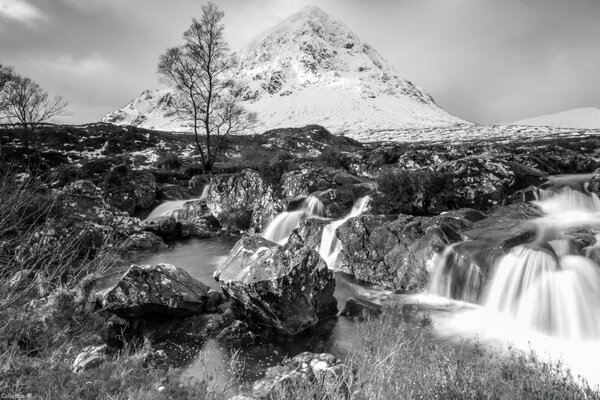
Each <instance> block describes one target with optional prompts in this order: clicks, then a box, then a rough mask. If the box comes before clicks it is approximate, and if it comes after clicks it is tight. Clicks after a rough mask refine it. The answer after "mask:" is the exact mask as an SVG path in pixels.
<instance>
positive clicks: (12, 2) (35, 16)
mask: <svg viewBox="0 0 600 400" xmlns="http://www.w3.org/2000/svg"><path fill="white" fill-rule="evenodd" d="M43 17H44V16H43V15H42V13H41V12H40V10H38V9H37V8H36V7H35V6H33V5H32V4H29V3H27V2H26V1H24V0H0V19H9V20H14V21H18V22H21V23H24V24H27V25H29V24H31V23H32V22H35V21H37V20H40V19H43Z"/></svg>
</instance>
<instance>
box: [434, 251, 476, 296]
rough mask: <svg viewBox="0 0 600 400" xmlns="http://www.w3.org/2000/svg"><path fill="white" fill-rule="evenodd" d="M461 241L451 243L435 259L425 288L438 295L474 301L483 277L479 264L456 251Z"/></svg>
mask: <svg viewBox="0 0 600 400" xmlns="http://www.w3.org/2000/svg"><path fill="white" fill-rule="evenodd" d="M463 243H469V242H463ZM463 243H454V244H451V245H450V246H448V247H446V248H445V249H444V251H443V252H442V254H441V256H439V257H437V258H436V259H435V261H434V265H433V268H432V270H431V278H430V279H429V287H428V288H427V290H428V292H429V293H433V294H437V295H439V296H444V297H448V298H451V299H457V300H464V301H469V302H472V303H475V302H476V301H477V300H478V298H479V293H480V291H481V289H482V284H483V278H482V274H481V269H480V267H479V265H477V263H475V262H474V261H473V260H472V259H470V258H468V257H463V256H461V255H460V254H459V253H458V252H457V251H456V248H457V247H458V246H459V245H462V244H463Z"/></svg>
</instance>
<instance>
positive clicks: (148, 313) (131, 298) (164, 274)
mask: <svg viewBox="0 0 600 400" xmlns="http://www.w3.org/2000/svg"><path fill="white" fill-rule="evenodd" d="M208 291H209V288H208V286H207V285H205V284H204V283H202V282H200V281H198V280H196V279H194V278H192V277H191V276H190V275H189V274H188V273H187V272H185V271H184V270H183V269H181V268H178V267H175V266H173V265H170V264H157V265H132V266H131V267H130V268H129V270H127V272H126V273H125V275H123V277H122V278H121V279H120V280H119V282H117V284H116V285H115V286H114V287H112V288H110V289H108V290H106V291H104V292H101V293H100V294H99V296H100V302H101V304H102V307H103V308H104V309H106V310H107V311H109V312H112V313H114V314H116V315H118V316H120V317H122V318H137V317H152V316H155V315H166V316H174V317H186V316H190V315H193V314H197V313H200V312H202V311H204V309H205V306H206V303H207V300H208Z"/></svg>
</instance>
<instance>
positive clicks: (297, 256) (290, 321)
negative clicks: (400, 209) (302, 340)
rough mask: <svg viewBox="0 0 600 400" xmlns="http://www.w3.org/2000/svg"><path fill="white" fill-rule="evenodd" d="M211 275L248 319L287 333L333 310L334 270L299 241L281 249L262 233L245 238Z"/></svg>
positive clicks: (297, 331)
mask: <svg viewBox="0 0 600 400" xmlns="http://www.w3.org/2000/svg"><path fill="white" fill-rule="evenodd" d="M215 278H216V279H217V280H218V281H219V284H220V285H221V288H222V290H223V293H224V294H225V295H226V296H228V297H229V298H231V299H233V300H234V301H235V302H236V303H238V305H239V308H240V310H241V312H242V313H243V314H245V316H246V317H247V318H249V321H253V322H256V323H262V324H265V325H267V326H271V327H273V328H275V329H276V330H278V331H279V332H280V333H283V334H285V335H295V334H297V333H300V332H301V331H303V330H305V329H307V328H310V327H311V326H314V325H315V324H317V323H318V322H319V321H320V320H322V319H324V318H327V317H330V316H333V315H335V313H336V312H337V302H336V300H335V298H334V297H333V292H334V290H335V279H334V275H333V273H332V272H331V271H330V270H328V269H327V266H326V265H325V262H324V261H323V260H322V259H321V258H320V257H319V255H318V253H317V252H316V251H314V250H312V249H309V248H308V247H306V246H303V245H302V244H301V243H297V242H293V243H288V244H287V245H286V246H283V247H279V246H278V245H277V244H276V243H273V242H271V241H269V240H266V239H264V238H262V237H256V236H252V237H250V236H246V237H243V238H242V239H240V241H239V242H238V243H237V244H236V245H235V247H234V248H233V250H232V251H231V253H230V254H229V256H228V257H227V260H225V262H224V263H223V264H222V265H221V267H220V268H219V269H218V270H217V271H216V272H215Z"/></svg>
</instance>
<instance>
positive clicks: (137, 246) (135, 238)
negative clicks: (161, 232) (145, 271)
mask: <svg viewBox="0 0 600 400" xmlns="http://www.w3.org/2000/svg"><path fill="white" fill-rule="evenodd" d="M125 245H126V247H127V248H128V249H130V250H154V251H161V250H166V249H167V248H168V246H167V244H166V243H165V242H163V240H162V239H161V238H160V237H158V236H157V235H155V234H154V233H152V232H140V233H134V234H133V235H131V236H129V238H128V239H127V242H126V244H125Z"/></svg>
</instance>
